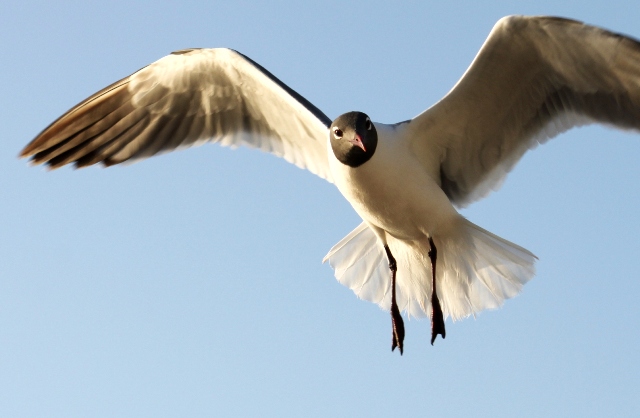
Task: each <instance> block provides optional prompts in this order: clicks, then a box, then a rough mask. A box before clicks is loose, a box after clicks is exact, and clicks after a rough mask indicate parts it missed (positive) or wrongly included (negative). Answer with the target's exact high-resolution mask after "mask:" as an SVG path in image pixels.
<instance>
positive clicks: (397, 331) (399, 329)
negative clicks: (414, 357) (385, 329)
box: [384, 245, 404, 355]
mask: <svg viewBox="0 0 640 418" xmlns="http://www.w3.org/2000/svg"><path fill="white" fill-rule="evenodd" d="M384 250H385V251H386V253H387V258H388V259H389V268H390V269H391V331H392V333H393V335H392V337H393V340H392V342H391V351H393V350H395V349H396V347H398V348H399V349H400V355H402V347H403V345H402V343H403V341H404V321H403V320H402V316H401V315H400V309H398V303H397V302H396V271H398V266H397V264H396V259H395V258H393V255H392V254H391V250H390V249H389V246H388V245H385V246H384Z"/></svg>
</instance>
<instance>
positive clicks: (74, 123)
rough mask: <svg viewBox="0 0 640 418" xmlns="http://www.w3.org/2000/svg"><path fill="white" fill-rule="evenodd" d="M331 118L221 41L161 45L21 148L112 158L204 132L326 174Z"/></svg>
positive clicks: (75, 158) (133, 156) (56, 158)
mask: <svg viewBox="0 0 640 418" xmlns="http://www.w3.org/2000/svg"><path fill="white" fill-rule="evenodd" d="M330 124H331V120H329V118H328V117H327V116H326V115H324V114H323V113H322V112H321V111H320V110H318V109H317V108H316V107H315V106H313V105H312V104H311V103H310V102H309V101H307V100H306V99H305V98H303V97H302V96H300V95H299V94H298V93H296V92H295V91H294V90H292V89H291V88H289V87H288V86H286V85H285V84H284V83H282V82H281V81H280V80H278V79H277V78H276V77H274V76H273V75H272V74H271V73H269V72H268V71H267V70H265V69H264V68H263V67H261V66H260V65H258V64H257V63H255V62H254V61H252V60H251V59H249V58H247V57H245V56H244V55H242V54H240V53H238V52H236V51H233V50H229V49H193V50H183V51H178V52H175V53H173V54H171V55H168V56H166V57H164V58H162V59H160V60H158V61H156V62H155V63H153V64H151V65H149V66H147V67H144V68H142V69H141V70H139V71H137V72H135V73H134V74H132V75H130V76H129V77H126V78H124V79H122V80H119V81H117V82H115V83H113V84H112V85H110V86H108V87H106V88H104V89H103V90H101V91H99V92H97V93H96V94H94V95H92V96H91V97H89V98H88V99H86V100H84V101H83V102H81V103H80V104H78V105H77V106H75V107H74V108H72V109H71V110H69V111H68V112H67V113H65V114H64V115H63V116H61V117H60V118H59V119H58V120H56V121H55V122H53V123H52V124H51V125H50V126H49V127H47V128H46V129H45V130H44V131H42V132H41V133H40V134H39V135H38V136H37V137H36V138H35V139H34V140H33V141H32V142H31V143H30V144H29V145H27V147H25V149H24V150H23V151H22V154H21V155H22V156H23V157H32V161H33V162H34V163H37V164H42V163H44V164H47V165H49V166H50V167H51V168H57V167H61V166H63V165H66V164H71V163H74V164H75V165H76V167H84V166H88V165H92V164H96V163H102V164H104V165H107V166H109V165H114V164H119V163H122V162H125V161H132V160H139V159H143V158H148V157H151V156H153V155H156V154H158V153H161V152H166V151H171V150H174V149H178V148H183V147H189V146H195V145H199V144H202V143H204V142H218V143H220V144H221V145H225V146H231V147H237V146H248V147H252V148H258V149H261V150H263V151H266V152H270V153H272V154H275V155H277V156H279V157H282V158H284V159H285V160H287V161H289V162H291V163H293V164H295V165H297V166H299V167H301V168H306V169H308V170H309V171H311V172H313V173H315V174H317V175H318V176H320V177H322V178H325V179H327V180H329V181H332V180H331V176H330V172H329V167H328V160H327V146H326V141H327V138H328V126H329V125H330Z"/></svg>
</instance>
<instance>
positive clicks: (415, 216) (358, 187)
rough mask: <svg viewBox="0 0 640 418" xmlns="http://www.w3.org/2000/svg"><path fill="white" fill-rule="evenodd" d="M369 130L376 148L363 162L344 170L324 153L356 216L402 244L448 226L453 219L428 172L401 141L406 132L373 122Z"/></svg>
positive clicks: (451, 206) (345, 167)
mask: <svg viewBox="0 0 640 418" xmlns="http://www.w3.org/2000/svg"><path fill="white" fill-rule="evenodd" d="M375 127H376V130H377V132H378V138H379V141H378V146H377V149H376V152H375V154H374V155H373V156H372V157H371V159H370V160H369V161H368V162H367V163H366V164H363V165H362V166H360V167H356V168H353V167H349V166H347V165H344V164H342V163H340V162H339V161H338V160H337V159H336V158H335V157H334V156H333V153H330V154H329V167H330V169H331V174H332V177H333V179H334V182H335V185H336V186H337V187H338V189H339V190H340V192H341V193H342V194H343V195H344V196H345V197H346V198H347V200H348V201H349V202H350V203H351V205H352V206H353V208H354V209H355V211H356V212H357V213H358V215H360V216H361V217H362V219H363V220H365V221H366V222H367V223H368V224H369V225H371V226H374V227H375V228H379V229H380V230H382V231H385V232H386V233H387V234H389V235H391V236H393V237H395V238H398V239H402V240H420V239H423V238H424V237H426V236H429V235H433V234H435V233H437V230H438V229H439V228H446V227H447V226H448V225H450V224H451V223H453V222H454V220H456V219H457V218H458V217H459V215H458V213H457V211H456V210H455V208H454V207H453V205H452V204H451V203H450V201H449V199H448V198H447V196H446V195H445V194H444V193H443V191H442V189H441V188H440V186H439V185H438V183H437V182H436V180H435V178H434V176H433V175H432V173H431V172H432V171H433V170H432V169H431V170H430V168H429V167H424V166H423V165H422V164H421V163H420V161H419V160H418V159H417V158H416V156H415V155H414V154H413V153H412V152H411V150H410V148H409V147H408V146H407V145H408V142H407V141H404V140H403V139H404V136H403V135H402V133H404V132H406V129H404V127H403V126H402V125H399V126H389V125H383V124H378V123H376V124H375ZM398 131H400V132H401V133H400V134H398ZM403 131H404V132H403ZM394 134H395V135H394ZM408 179H410V181H407V180H408ZM400 185H402V187H400Z"/></svg>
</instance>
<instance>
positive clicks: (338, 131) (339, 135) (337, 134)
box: [333, 128, 342, 139]
mask: <svg viewBox="0 0 640 418" xmlns="http://www.w3.org/2000/svg"><path fill="white" fill-rule="evenodd" d="M333 136H335V137H336V139H340V138H342V130H341V129H340V128H333Z"/></svg>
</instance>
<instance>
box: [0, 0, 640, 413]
mask: <svg viewBox="0 0 640 418" xmlns="http://www.w3.org/2000/svg"><path fill="white" fill-rule="evenodd" d="M488 3H490V5H488ZM509 14H551V15H560V16H565V17H572V18H575V19H579V20H584V21H587V22H589V23H593V24H597V25H599V26H604V27H606V28H609V29H612V30H615V31H618V32H623V33H627V34H630V35H633V36H636V37H640V25H638V22H640V7H638V3H637V1H615V0H613V1H612V0H606V1H604V0H603V1H571V2H564V3H562V4H558V2H557V1H541V0H535V1H529V2H513V1H493V2H486V3H485V2H477V1H469V2H456V1H450V2H447V3H446V5H445V4H430V3H429V2H426V1H415V2H402V1H394V2H389V1H384V2H382V1H381V2H372V3H365V2H348V3H339V2H333V1H326V0H325V1H314V2H300V1H279V2H271V3H270V4H267V3H266V2H265V3H260V5H257V6H256V5H254V4H252V3H250V2H244V1H238V0H236V1H229V2H218V1H179V2H169V1H147V2H134V1H110V2H103V4H102V5H98V4H97V2H79V1H78V2H75V1H74V2H71V1H63V2H48V1H46V2H45V1H41V2H33V1H25V0H20V1H13V0H9V1H4V2H2V3H1V4H0V50H1V51H2V58H1V59H0V81H1V84H2V87H1V89H2V93H1V94H0V108H1V109H2V113H1V114H0V126H2V132H3V135H2V137H3V140H2V142H1V146H0V416H7V417H8V416H12V417H27V416H47V417H76V416H79V417H80V416H82V417H86V416H91V417H102V416H135V417H141V416H154V417H159V416H218V417H223V416H265V417H266V416H273V417H288V416H291V417H299V416H305V417H311V416H345V417H356V416H363V417H364V416H366V417H373V416H385V417H389V416H405V417H408V416H434V417H461V416H479V417H483V416H487V417H514V416H518V417H540V416H581V417H589V416H596V417H600V416H615V417H630V416H638V414H639V413H640V412H639V411H640V396H639V395H638V394H639V393H640V358H639V356H638V354H639V353H640V335H639V334H640V333H639V331H638V329H639V326H640V303H638V301H639V300H640V272H638V258H639V255H640V251H639V249H640V223H639V222H638V218H637V216H636V214H637V213H638V212H639V211H640V186H639V185H638V179H639V178H640V164H639V163H638V161H640V135H637V134H628V133H621V132H617V131H611V130H608V129H604V128H602V127H589V128H582V129H577V130H573V131H571V132H569V133H567V134H564V135H562V136H561V137H559V138H557V139H555V140H553V141H551V142H550V143H548V144H546V145H544V146H541V147H538V148H537V149H535V150H534V151H532V152H529V153H528V154H527V155H526V156H525V158H524V159H523V160H522V161H521V163H520V164H519V165H518V166H517V167H516V169H515V170H514V171H513V172H512V173H511V175H510V176H509V177H508V178H507V181H506V182H505V184H504V186H503V187H502V189H501V190H499V191H498V192H496V193H493V194H492V195H490V196H489V197H488V198H486V199H485V200H483V201H481V202H478V203H476V204H474V205H472V206H471V207H469V208H468V209H466V210H464V212H463V213H464V215H465V216H467V217H468V218H469V219H470V220H472V221H473V222H475V223H477V224H479V225H481V226H483V227H484V228H486V229H488V230H490V231H492V232H494V233H496V234H498V235H500V236H503V237H505V238H507V239H509V240H511V241H514V242H516V243H518V244H520V245H522V246H524V247H525V248H527V249H529V250H531V251H533V252H534V253H535V254H536V255H538V257H539V258H540V261H539V263H538V264H537V272H538V273H537V276H536V277H535V278H534V280H533V281H531V282H530V283H529V284H528V285H527V286H525V288H524V291H523V293H522V294H521V295H519V296H518V297H516V298H515V299H512V300H509V301H507V303H506V304H505V306H504V307H503V308H502V309H500V310H497V311H489V312H484V313H482V314H480V315H479V316H478V317H477V318H476V319H473V318H470V319H466V320H464V321H461V322H456V323H451V322H450V321H448V322H447V338H446V340H441V339H438V340H437V341H436V344H435V346H434V347H432V346H430V345H429V336H430V329H429V321H427V320H413V319H412V320H410V321H407V322H406V327H407V338H406V340H405V355H404V356H402V357H400V355H399V354H398V353H397V352H395V353H391V351H390V345H391V333H390V318H389V315H388V313H386V312H384V311H382V310H380V309H379V308H378V307H377V306H376V305H374V304H371V303H369V302H364V301H361V300H359V299H357V298H356V297H355V296H354V295H353V293H352V292H351V291H350V290H349V289H347V288H345V287H343V286H341V285H340V284H339V283H338V282H337V281H336V280H335V279H334V277H333V272H332V271H331V269H330V267H329V266H328V265H322V264H321V260H322V257H323V256H324V255H325V254H326V252H327V251H328V250H329V248H331V246H332V245H333V244H334V243H336V242H337V241H338V240H340V239H341V238H342V237H343V236H344V235H346V234H347V233H348V232H349V231H351V229H352V228H353V227H355V226H356V225H357V224H358V223H359V219H358V217H357V215H356V214H355V213H354V211H353V210H352V209H351V207H350V206H349V204H348V203H347V202H346V201H345V200H344V199H343V198H342V196H341V195H340V193H339V192H338V190H337V189H335V187H333V186H332V185H331V184H329V183H327V182H325V181H323V180H321V179H319V178H317V177H315V176H314V175H312V174H310V173H308V172H305V171H303V170H300V169H298V168H296V167H294V166H291V165H289V164H287V163H286V162H284V161H283V160H280V159H278V158H274V157H273V156H270V155H267V154H263V153H260V152H257V151H252V150H236V151H231V150H229V149H224V148H220V147H217V146H212V145H205V146H203V147H200V148H196V149H191V150H188V151H182V152H177V153H172V154H168V155H163V156H161V157H157V158H153V159H150V160H146V161H143V162H140V163H137V164H134V165H130V166H125V167H114V168H110V169H100V168H89V169H85V170H79V171H74V170H71V169H68V168H65V169H61V170H58V171H55V172H46V171H45V170H43V169H42V168H40V167H36V168H34V167H29V165H28V164H27V163H26V161H22V160H18V159H17V157H16V156H17V154H18V152H19V151H20V149H21V148H22V147H23V146H24V145H25V144H26V143H27V142H28V141H30V140H31V139H32V138H33V137H34V136H35V135H36V134H37V133H38V132H39V131H40V130H42V129H43V128H44V127H45V126H47V125H48V124H49V123H50V122H51V121H53V120H54V119H55V118H57V117H58V116H60V115H61V114H62V113H63V112H64V111H66V110H67V109H68V108H70V107H71V106H73V105H74V104H76V103H77V102H78V101H80V100H82V99H84V98H85V97H87V96H89V95H90V94H92V93H94V92H95V91H97V90H99V89H100V88H102V87H104V86H106V85H107V84H109V83H111V82H113V81H115V80H117V79H119V78H121V77H123V76H126V75H128V74H130V73H131V72H133V71H135V70H137V69H138V68H140V67H143V66H144V65H146V64H148V63H150V62H152V61H154V60H156V59H158V58H160V57H162V56H164V55H165V54H167V53H169V52H171V51H173V50H177V49H182V48H188V47H219V46H226V47H231V48H235V49H237V50H239V51H241V52H243V53H244V54H246V55H248V56H249V57H251V58H253V59H254V60H255V61H257V62H259V63H260V64H262V65H263V66H264V67H265V68H267V69H269V70H270V71H271V72H272V73H273V74H275V75H276V76H277V77H279V78H280V79H281V80H283V81H284V82H285V83H287V84H288V85H289V86H291V87H292V88H294V89H295V90H297V91H298V92H299V93H300V94H302V95H303V96H305V97H306V98H307V99H309V100H310V101H311V102H312V103H314V104H315V105H316V106H318V107H319V108H320V109H322V110H323V111H324V112H325V113H326V114H327V115H328V116H329V117H331V118H334V117H336V116H338V115H339V114H341V113H344V112H346V111H349V110H362V111H365V112H367V113H368V114H369V115H370V116H371V117H372V119H373V120H376V121H380V122H397V121H400V120H405V119H408V118H411V117H413V116H415V115H416V114H418V113H419V112H421V111H422V110H424V109H425V108H426V107H428V106H430V105H431V104H433V103H434V102H435V101H437V100H438V99H439V98H440V97H442V96H443V95H444V94H445V93H446V92H447V91H448V90H449V89H450V88H451V87H452V86H453V85H454V83H455V82H456V81H457V79H458V78H459V77H460V76H461V75H462V73H463V72H464V70H465V69H466V68H467V66H468V65H469V63H470V62H471V60H472V59H473V57H474V55H475V54H476V52H477V50H478V49H479V47H480V45H481V44H482V42H483V41H484V39H485V38H486V36H487V34H488V33H489V31H490V30H491V28H492V26H493V24H494V23H495V22H496V21H497V20H498V19H499V18H500V17H502V16H505V15H509Z"/></svg>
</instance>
